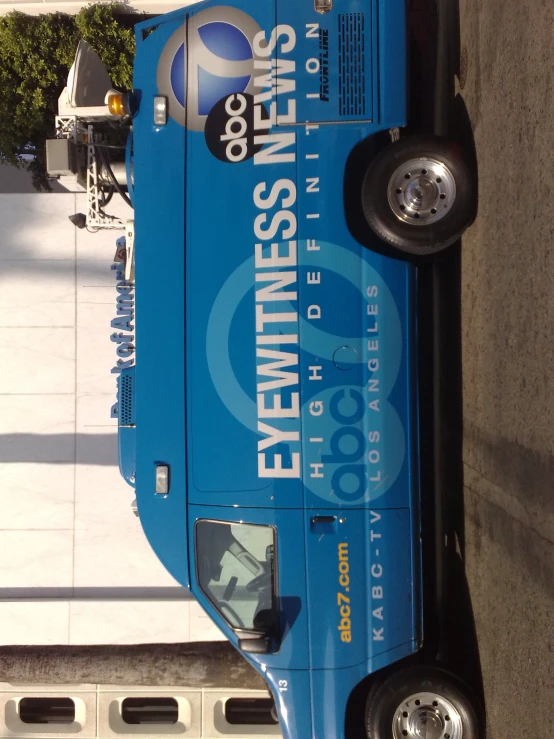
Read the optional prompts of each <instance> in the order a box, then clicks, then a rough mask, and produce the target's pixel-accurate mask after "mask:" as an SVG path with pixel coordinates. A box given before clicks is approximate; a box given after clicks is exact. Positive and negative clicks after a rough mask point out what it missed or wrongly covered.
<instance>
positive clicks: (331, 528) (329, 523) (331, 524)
mask: <svg viewBox="0 0 554 739" xmlns="http://www.w3.org/2000/svg"><path fill="white" fill-rule="evenodd" d="M310 530H311V531H312V532H313V533H314V534H332V533H334V532H336V530H337V517H336V516H312V520H311V522H310Z"/></svg>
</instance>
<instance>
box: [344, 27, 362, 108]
mask: <svg viewBox="0 0 554 739" xmlns="http://www.w3.org/2000/svg"><path fill="white" fill-rule="evenodd" d="M338 21H339V115H341V116H359V115H365V111H366V100H365V97H366V95H365V91H366V84H365V58H366V55H365V15H364V13H340V14H339V17H338Z"/></svg>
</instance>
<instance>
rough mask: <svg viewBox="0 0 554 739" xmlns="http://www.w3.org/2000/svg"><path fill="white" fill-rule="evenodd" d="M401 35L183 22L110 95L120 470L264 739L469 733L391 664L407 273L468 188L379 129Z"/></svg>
mask: <svg viewBox="0 0 554 739" xmlns="http://www.w3.org/2000/svg"><path fill="white" fill-rule="evenodd" d="M408 16H409V14H408V8H407V6H406V3H405V1H404V0H306V1H305V2H299V1H298V0H275V1H274V0H263V1H262V0H256V1H255V0H236V2H233V4H232V5H231V4H228V5H222V4H221V3H219V2H216V1H215V0H207V1H206V2H200V3H194V4H192V5H189V6H187V7H186V8H184V9H182V10H179V11H176V12H173V13H170V14H168V15H165V16H162V17H157V18H154V19H151V20H147V21H146V22H143V23H141V24H139V25H138V26H137V28H136V38H137V52H136V61H135V67H134V88H135V89H134V91H133V93H132V94H130V95H129V96H127V97H126V98H124V97H122V96H115V95H114V96H113V98H110V110H111V111H112V114H113V115H116V116H117V115H121V116H124V117H126V120H127V121H131V128H132V133H131V134H130V135H132V166H133V172H134V174H133V179H134V186H133V192H132V200H133V205H134V213H135V215H134V224H133V227H134V234H133V237H134V245H133V250H127V259H128V260H129V259H132V260H134V261H133V265H132V267H133V269H134V282H130V281H129V280H130V277H129V275H130V274H131V269H130V265H129V264H128V265H127V266H126V267H127V268H126V269H125V270H124V268H123V266H121V267H120V268H118V267H117V266H116V269H118V270H119V277H120V279H121V285H122V286H121V289H120V295H121V296H123V297H122V303H121V305H120V308H121V314H122V315H123V316H125V311H126V309H127V308H128V307H129V306H128V305H127V306H126V305H125V304H124V303H125V296H126V295H127V297H128V295H129V294H130V291H131V289H134V291H135V294H134V319H133V323H131V321H130V320H127V321H125V320H123V323H122V325H121V327H122V328H123V329H124V330H127V331H128V332H129V331H132V334H133V336H134V343H133V347H136V363H135V362H134V361H133V360H131V359H127V358H126V357H127V355H126V354H125V352H126V351H127V352H129V351H130V350H129V347H127V348H126V347H125V335H124V334H122V335H121V342H120V346H119V349H120V350H121V351H120V357H121V359H120V361H119V370H120V376H119V401H118V402H119V425H120V428H119V431H120V466H121V470H122V473H123V475H124V476H125V478H126V479H127V480H128V481H129V482H130V484H131V485H133V486H134V487H135V488H136V496H137V506H138V513H139V516H140V520H141V523H142V526H143V528H144V531H145V533H146V536H147V537H148V540H149V542H150V544H151V546H152V548H153V549H154V551H155V552H156V554H157V556H158V557H159V558H160V560H161V561H162V562H163V564H164V565H165V567H166V568H167V569H168V570H169V572H170V573H171V574H172V575H173V576H174V577H175V578H176V579H177V580H178V581H179V582H180V583H181V584H182V585H183V586H184V587H186V588H189V589H190V590H191V592H192V593H193V594H194V596H195V597H196V598H197V599H198V601H199V602H200V603H201V605H202V606H203V608H204V609H205V610H206V612H207V613H208V614H209V615H210V617H211V618H212V619H213V621H214V622H215V623H216V624H217V625H218V626H219V627H220V629H221V630H222V631H223V633H224V634H226V636H227V638H228V639H229V640H230V641H231V642H232V644H233V645H235V646H236V647H237V649H239V650H240V651H241V652H242V654H243V655H244V657H245V658H246V659H247V660H248V661H249V662H250V663H251V664H252V665H253V666H254V667H255V668H256V669H257V670H258V671H259V672H260V673H261V674H262V675H263V677H264V678H265V680H266V681H267V683H268V685H269V688H270V690H271V692H272V694H273V697H274V700H275V704H276V709H277V713H278V716H279V720H280V723H281V727H282V732H283V735H284V736H285V737H288V738H290V739H307V738H308V737H313V738H314V739H323V738H324V737H325V738H327V737H329V738H331V737H337V738H341V737H344V736H346V735H347V734H348V731H349V729H348V725H349V724H348V721H349V716H350V714H351V710H353V709H352V706H353V701H354V697H357V699H360V696H361V697H362V699H363V701H364V702H365V703H366V705H367V708H366V712H365V727H363V721H364V719H363V717H362V730H365V731H366V733H367V736H368V737H369V738H370V739H401V738H402V737H411V738H412V739H423V738H424V737H427V738H428V739H429V738H431V737H432V739H477V738H478V737H481V736H483V734H482V729H481V720H480V709H479V704H478V702H477V701H476V699H475V698H474V697H473V694H472V692H471V691H470V690H469V689H468V688H467V687H466V686H465V684H464V683H463V682H462V681H461V680H459V679H458V678H457V677H455V676H454V675H452V674H451V673H449V672H448V671H446V670H444V669H443V668H442V667H440V666H439V665H438V664H437V663H432V662H429V661H426V660H422V659H420V658H418V657H417V655H418V654H420V653H421V650H422V648H423V647H424V646H425V643H426V641H427V639H428V638H429V637H430V636H432V634H430V633H429V623H430V621H428V611H427V608H426V603H427V602H428V601H427V600H426V594H425V585H424V582H425V574H426V573H425V568H426V565H425V561H424V557H423V554H422V552H423V540H424V528H425V527H424V521H423V514H422V511H423V500H424V498H425V496H429V495H430V494H431V495H432V491H430V490H429V489H428V486H427V484H424V482H423V476H422V453H421V444H422V441H421V424H422V419H423V418H424V416H425V414H426V408H425V407H424V404H423V403H422V399H421V393H420V379H421V377H420V375H421V364H420V336H421V334H422V332H423V329H424V326H422V325H421V322H420V320H419V316H418V310H417V305H418V290H419V289H420V283H419V280H418V274H419V267H418V265H419V264H420V260H421V259H422V258H429V256H430V255H434V254H436V253H438V252H440V251H442V250H444V249H445V248H447V247H448V246H449V245H451V244H453V243H454V242H455V241H456V240H457V239H458V237H459V236H460V234H461V233H462V232H463V230H464V229H465V227H466V226H467V225H468V224H469V223H470V222H471V220H472V217H473V211H474V193H475V187H474V183H473V179H472V177H473V175H472V173H471V168H470V167H468V165H467V163H466V161H465V159H464V157H463V155H462V153H461V151H460V150H459V149H458V147H457V146H455V145H453V144H452V143H450V142H449V141H447V140H445V139H442V138H438V137H434V136H431V135H429V136H427V135H421V134H419V135H414V136H410V135H405V133H404V130H405V128H406V126H407V124H408V107H407V106H408V103H407V100H408V88H409V73H408V70H409V66H408V41H407V38H408V36H407V34H408V28H407V25H408ZM131 252H132V253H131ZM126 290H127V293H126V292H125V291H126ZM128 299H129V301H131V298H128ZM128 335H129V336H130V334H128ZM431 559H432V558H431ZM431 564H434V563H432V562H431Z"/></svg>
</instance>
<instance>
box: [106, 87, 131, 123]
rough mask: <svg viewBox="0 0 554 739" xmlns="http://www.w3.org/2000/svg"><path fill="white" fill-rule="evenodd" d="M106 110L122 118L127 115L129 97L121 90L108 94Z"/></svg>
mask: <svg viewBox="0 0 554 739" xmlns="http://www.w3.org/2000/svg"><path fill="white" fill-rule="evenodd" d="M108 110H109V111H110V113H111V114H112V115H118V116H120V117H121V118H123V117H124V116H126V115H129V112H130V111H129V98H128V96H127V95H124V94H123V93H121V92H118V93H117V95H110V96H109V97H108Z"/></svg>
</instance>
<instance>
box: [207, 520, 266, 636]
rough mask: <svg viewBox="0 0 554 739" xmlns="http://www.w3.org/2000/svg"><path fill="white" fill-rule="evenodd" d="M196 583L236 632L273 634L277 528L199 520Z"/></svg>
mask: <svg viewBox="0 0 554 739" xmlns="http://www.w3.org/2000/svg"><path fill="white" fill-rule="evenodd" d="M195 540H196V558H197V576H198V583H199V585H200V588H201V589H202V591H203V592H204V594H205V595H206V596H207V597H208V598H209V599H210V601H211V602H212V603H213V605H214V606H215V607H216V608H217V610H218V611H219V612H220V613H221V615H222V616H223V618H224V619H225V620H226V621H227V622H228V623H229V624H231V626H232V627H233V628H235V629H244V630H249V631H257V632H263V633H271V632H272V631H273V629H274V627H275V626H276V624H277V608H276V572H275V568H276V561H275V529H273V528H272V527H271V526H258V525H255V524H247V523H226V522H224V521H198V522H197V524H196V527H195Z"/></svg>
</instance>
